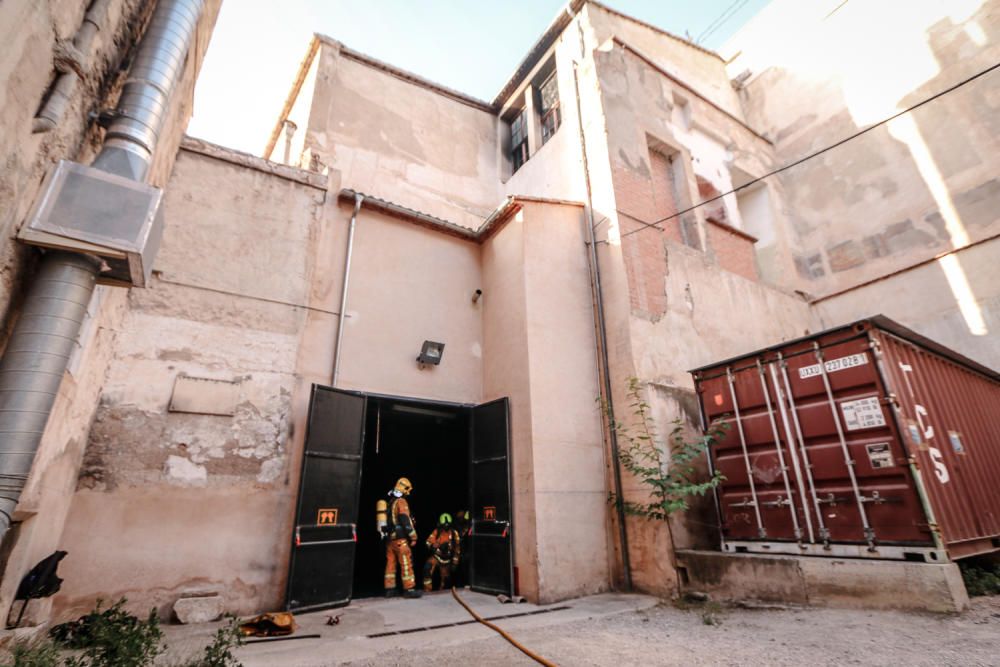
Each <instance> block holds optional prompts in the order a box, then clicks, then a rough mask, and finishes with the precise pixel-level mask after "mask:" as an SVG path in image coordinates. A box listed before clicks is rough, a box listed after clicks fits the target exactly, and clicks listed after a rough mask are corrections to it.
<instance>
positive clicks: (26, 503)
mask: <svg viewBox="0 0 1000 667" xmlns="http://www.w3.org/2000/svg"><path fill="white" fill-rule="evenodd" d="M220 2H221V0H210V1H209V2H207V3H206V9H205V12H204V14H203V16H202V20H201V23H200V25H199V29H198V33H197V39H196V42H195V46H194V48H193V50H192V57H189V58H188V61H187V66H186V69H185V71H184V73H183V75H182V79H181V81H180V84H179V85H178V87H177V88H176V92H175V95H174V97H173V99H172V101H171V107H170V110H169V114H168V118H167V123H166V125H165V127H164V130H163V132H162V134H161V137H160V144H159V147H158V150H157V152H156V154H155V156H154V161H153V165H152V168H151V172H150V176H149V180H150V182H151V183H153V184H154V185H160V186H162V185H163V184H164V183H165V182H166V181H167V178H168V176H169V174H170V171H171V169H172V166H173V161H174V157H175V155H176V149H177V145H178V142H179V141H180V137H181V134H182V133H183V130H184V127H185V126H186V125H187V120H188V118H189V117H190V114H191V99H192V96H193V91H194V81H195V78H196V76H197V69H198V66H199V65H200V63H201V62H202V56H203V55H204V53H205V50H206V49H207V48H208V42H209V39H210V37H211V34H212V28H213V26H214V24H215V18H216V16H217V15H218V10H219V5H220ZM87 4H89V3H86V2H62V3H33V2H7V3H3V5H2V7H0V38H2V40H3V43H4V44H5V48H4V49H3V52H2V54H0V79H2V80H4V81H5V82H6V83H5V86H4V89H3V90H2V91H0V119H2V120H0V123H2V124H3V125H2V131H0V164H3V165H4V168H3V169H0V211H2V213H0V230H2V231H3V235H2V236H3V239H4V241H3V243H2V244H0V264H2V268H0V274H2V278H0V281H2V286H0V308H2V311H3V313H4V325H5V331H4V336H6V330H7V327H8V326H9V324H10V323H12V322H13V321H14V319H15V318H16V317H17V312H18V303H17V299H18V298H19V295H20V292H21V290H22V289H23V286H24V285H25V284H26V282H27V281H28V280H30V277H29V276H30V271H31V266H32V264H33V261H34V258H35V256H36V251H33V250H28V249H26V248H24V247H23V246H20V245H19V244H18V243H17V242H15V241H14V240H13V236H14V233H15V231H16V229H17V226H18V225H20V224H21V223H22V222H23V219H24V217H25V215H26V214H27V211H28V209H29V208H30V206H31V204H32V203H33V201H34V198H35V196H36V194H37V190H38V187H39V185H40V182H41V178H42V176H43V174H44V172H45V171H46V170H47V169H48V168H49V167H50V166H51V165H52V164H53V163H54V162H55V161H56V160H58V159H60V158H66V159H76V160H79V161H82V162H87V161H89V160H90V159H92V158H93V156H94V154H95V152H96V151H97V150H98V148H99V145H100V132H99V130H98V129H97V127H96V126H95V125H93V124H92V123H91V121H90V119H89V118H88V116H87V114H88V112H91V111H96V110H100V109H104V108H109V107H111V106H112V105H113V102H114V99H115V97H116V96H117V94H118V91H119V89H120V85H121V83H122V80H123V72H122V71H120V69H119V67H120V64H121V63H122V60H123V58H124V56H125V53H126V51H127V50H128V49H130V48H131V47H132V46H133V45H134V44H135V40H136V37H137V36H138V34H139V29H140V27H141V25H142V24H143V21H144V20H145V18H146V17H147V16H148V10H150V9H151V6H149V5H146V4H143V3H138V2H132V1H114V0H113V1H112V2H110V3H109V4H108V14H107V17H106V19H105V22H104V24H103V25H102V29H101V31H100V32H99V34H98V36H97V37H96V39H95V41H94V44H93V52H92V53H91V54H85V56H86V62H84V63H81V65H82V69H83V71H84V72H85V74H86V76H85V78H84V80H83V81H82V82H81V83H80V84H79V85H78V86H77V88H76V93H75V95H74V96H73V98H72V99H71V101H70V104H69V107H68V109H67V112H66V115H65V116H64V119H63V122H62V123H60V124H59V125H58V126H57V127H56V128H54V129H53V130H52V131H50V132H48V133H43V134H32V133H31V121H32V118H33V117H34V115H35V113H36V112H37V110H38V109H39V107H40V105H41V104H42V102H43V99H44V97H45V96H46V94H47V89H48V86H49V84H50V83H51V82H52V81H53V79H54V77H55V76H56V74H57V73H56V71H54V69H53V67H54V65H53V62H54V58H55V53H54V48H55V45H56V44H60V45H62V44H65V43H68V42H71V41H72V38H73V36H74V34H75V32H76V30H77V29H78V27H79V25H80V21H81V20H82V17H83V13H84V11H85V9H86V6H87ZM140 5H142V6H141V7H140ZM126 298H127V291H126V290H124V289H120V288H103V287H99V288H98V290H97V292H96V293H95V297H94V299H93V300H92V301H91V306H90V311H89V312H90V314H89V317H88V320H87V321H86V322H85V324H84V326H83V331H82V332H81V337H80V341H79V345H80V346H79V348H78V351H77V355H76V357H75V358H74V359H73V360H71V363H70V368H69V372H68V373H67V374H66V375H65V377H64V380H63V383H62V386H61V387H60V393H59V397H58V398H57V400H56V403H55V406H54V407H53V412H52V416H51V418H50V420H49V424H48V426H47V428H46V432H45V435H44V437H43V439H42V442H41V444H40V447H39V451H38V454H37V456H36V458H35V461H34V464H33V467H32V470H31V473H30V476H29V479H28V482H27V485H26V487H25V490H24V494H23V495H22V498H21V502H20V503H19V505H18V509H17V511H16V513H15V517H14V518H15V527H14V529H13V530H12V531H11V532H10V533H9V539H11V540H14V543H13V548H12V551H11V553H10V556H9V557H8V558H7V560H6V562H5V563H4V565H3V568H4V569H3V583H2V586H0V610H3V612H4V613H5V614H6V612H7V609H8V608H9V606H10V602H11V599H12V598H13V595H14V592H15V590H16V588H17V585H18V582H19V581H20V579H21V577H22V576H23V574H24V573H25V572H26V571H27V570H28V569H29V568H30V567H31V566H33V565H34V564H35V563H36V562H38V561H39V560H41V559H42V558H44V557H45V556H47V555H48V554H50V553H51V552H52V551H54V550H55V549H56V548H57V547H58V545H59V544H60V537H61V534H62V530H63V525H64V522H65V519H66V516H67V513H68V512H69V506H70V501H71V498H72V490H73V488H74V487H75V485H76V478H77V474H78V471H79V466H80V461H81V458H82V456H83V450H84V447H85V445H86V441H87V431H88V429H89V428H90V424H91V421H92V419H93V415H94V410H95V408H96V406H97V401H98V397H99V395H100V391H101V386H102V384H103V381H104V376H105V370H106V367H107V364H108V361H109V359H110V358H111V356H112V354H113V347H114V344H115V339H116V334H117V330H118V327H119V324H120V322H121V319H122V317H123V315H124V312H125V302H126ZM73 557H75V554H73V555H71V556H69V557H68V558H73ZM64 562H66V561H64ZM51 602H52V601H51V599H47V600H43V601H40V602H37V603H32V604H31V606H30V607H29V611H28V614H27V615H26V618H27V619H28V622H41V621H44V620H45V619H46V618H47V617H48V614H49V608H50V606H51Z"/></svg>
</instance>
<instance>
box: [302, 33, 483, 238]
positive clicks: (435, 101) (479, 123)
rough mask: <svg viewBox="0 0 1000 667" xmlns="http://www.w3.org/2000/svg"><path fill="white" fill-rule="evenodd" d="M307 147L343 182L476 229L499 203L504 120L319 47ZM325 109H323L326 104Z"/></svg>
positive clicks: (326, 45) (332, 49) (335, 49)
mask: <svg viewBox="0 0 1000 667" xmlns="http://www.w3.org/2000/svg"><path fill="white" fill-rule="evenodd" d="M319 58H320V63H319V69H318V73H317V77H316V84H315V93H314V97H313V104H312V109H313V111H312V114H311V116H310V120H309V128H308V136H307V137H306V139H305V141H306V147H307V148H308V149H309V150H310V151H312V153H313V154H314V155H316V156H317V157H316V159H317V160H319V163H318V165H317V166H318V167H319V168H320V169H322V168H324V167H327V168H330V169H336V170H338V171H340V172H341V174H342V178H343V183H344V186H345V187H349V188H353V189H355V190H358V191H361V192H364V193H366V194H372V195H375V196H377V197H381V198H383V199H387V200H389V201H394V202H398V203H400V204H402V205H404V206H407V207H409V208H413V209H417V210H420V211H423V212H425V213H430V214H432V215H435V216H438V217H440V218H444V219H446V220H450V221H452V222H455V223H457V224H460V225H466V226H469V227H473V228H475V227H478V225H479V223H480V222H482V218H484V217H486V216H487V215H488V214H489V213H490V211H492V210H493V208H494V207H495V206H496V205H497V204H498V203H499V201H500V188H499V172H498V171H497V170H498V163H497V119H496V116H494V115H493V114H492V113H491V112H489V111H484V110H481V109H477V108H474V107H472V106H469V105H467V104H463V103H462V102H459V101H456V100H454V99H451V98H448V97H445V96H443V95H441V94H439V93H437V92H434V91H432V90H428V89H427V88H424V87H422V86H419V85H416V84H413V83H411V82H408V81H404V80H402V79H400V78H398V77H396V76H393V75H391V74H388V73H387V72H385V71H383V70H381V69H377V68H375V67H373V66H371V65H369V64H365V63H362V62H359V61H357V60H355V59H351V58H349V57H347V56H345V55H344V54H342V53H341V51H340V48H339V47H338V46H337V45H336V44H335V43H331V42H328V41H324V42H323V43H322V44H321V46H320V54H319ZM324 109H325V113H321V110H324Z"/></svg>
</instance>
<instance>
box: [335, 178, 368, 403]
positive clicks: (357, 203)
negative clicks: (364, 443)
mask: <svg viewBox="0 0 1000 667" xmlns="http://www.w3.org/2000/svg"><path fill="white" fill-rule="evenodd" d="M364 200H365V196H364V195H363V194H361V193H360V192H355V193H354V211H353V212H352V213H351V222H350V225H349V226H348V228H347V255H346V256H345V257H344V281H343V284H342V285H341V287H340V310H339V311H338V313H337V344H336V346H335V347H334V348H333V375H332V379H331V382H330V386H331V387H334V388H335V387H336V386H337V379H338V378H339V377H340V347H341V345H342V344H343V342H344V317H345V313H346V312H347V288H348V286H349V285H350V283H351V255H353V254H354V228H355V226H356V225H357V221H358V211H360V210H361V203H362V202H363V201H364Z"/></svg>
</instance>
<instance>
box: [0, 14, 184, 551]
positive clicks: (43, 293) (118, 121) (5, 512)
mask: <svg viewBox="0 0 1000 667" xmlns="http://www.w3.org/2000/svg"><path fill="white" fill-rule="evenodd" d="M203 6H204V1H203V0H160V3H159V5H157V8H156V11H155V12H154V14H153V18H152V20H151V21H150V25H149V28H148V30H147V31H146V34H145V36H144V37H143V39H142V43H141V45H140V47H139V52H138V55H137V56H136V59H135V64H134V65H133V67H132V70H131V73H130V75H129V78H128V79H127V81H126V83H125V87H124V89H123V90H122V95H121V99H120V100H119V102H118V107H117V109H116V112H115V119H114V121H113V122H112V123H111V125H110V126H109V128H108V132H107V135H106V137H105V145H104V148H103V149H102V150H101V153H100V154H99V155H98V156H97V159H96V160H95V161H94V165H93V166H94V167H96V168H97V169H100V170H103V171H106V172H109V173H112V174H117V175H119V176H124V177H126V178H130V179H132V180H135V181H145V179H146V174H147V172H148V171H149V164H150V161H151V160H152V156H153V151H154V150H155V149H156V143H157V140H158V138H159V135H160V132H161V130H162V128H163V124H164V120H165V119H166V114H167V109H168V107H169V104H170V94H171V93H172V92H173V90H174V88H175V87H176V85H177V81H178V79H179V78H180V74H181V72H182V71H183V68H184V61H185V58H186V57H187V52H188V48H189V47H190V45H191V42H192V41H193V39H194V34H195V26H196V24H197V22H198V18H199V17H200V15H201V12H202V9H203ZM99 273H100V267H99V262H98V261H97V260H96V259H93V258H90V257H88V256H86V255H82V254H77V253H71V252H62V251H56V252H49V253H47V254H46V255H45V257H44V258H43V259H42V261H41V266H40V268H39V270H38V274H37V275H36V276H35V277H34V279H33V280H32V285H31V290H30V291H29V292H28V295H27V298H26V300H25V304H24V309H23V311H22V313H21V316H20V318H19V319H18V322H17V324H16V325H15V327H14V331H13V332H12V333H11V336H10V340H9V341H8V343H7V348H6V349H5V350H4V354H3V357H2V359H0V539H2V537H3V535H5V534H6V532H7V529H8V528H9V527H10V523H11V520H12V515H13V513H14V509H15V508H16V507H17V502H18V500H19V498H20V496H21V491H22V490H23V489H24V484H25V482H26V481H27V478H28V473H29V472H30V471H31V466H32V463H33V462H34V459H35V453H36V452H37V450H38V445H39V443H40V442H41V439H42V434H43V432H44V430H45V424H46V422H48V419H49V415H50V413H51V412H52V406H53V404H54V403H55V400H56V396H57V394H58V392H59V385H60V384H61V382H62V378H63V373H64V372H65V370H66V365H67V363H68V362H69V356H70V354H71V352H72V350H73V346H74V345H75V343H76V339H77V336H78V335H79V333H80V325H81V324H82V322H83V318H84V314H85V313H86V310H87V305H88V303H89V302H90V298H91V295H92V294H93V291H94V286H95V285H96V282H97V277H98V274H99Z"/></svg>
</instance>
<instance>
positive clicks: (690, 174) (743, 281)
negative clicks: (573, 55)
mask: <svg viewBox="0 0 1000 667" xmlns="http://www.w3.org/2000/svg"><path fill="white" fill-rule="evenodd" d="M594 66H595V67H596V73H595V74H594V76H595V77H596V80H597V86H598V89H599V91H600V96H601V97H600V103H599V105H598V104H594V103H593V101H592V100H589V101H588V100H587V98H586V97H584V100H585V101H588V102H589V105H588V106H586V107H585V109H584V114H585V127H587V130H588V133H589V134H593V135H596V136H597V137H598V139H594V140H593V141H590V140H589V139H588V152H589V153H590V160H591V174H592V178H593V180H594V190H595V215H596V219H597V220H603V219H604V218H605V217H606V218H607V221H606V222H604V223H602V224H601V225H598V230H599V234H600V235H601V237H602V238H603V239H604V240H606V243H602V245H601V246H600V257H601V271H602V278H603V279H604V285H605V299H606V303H607V304H608V331H609V337H610V340H609V354H610V356H611V363H612V373H611V377H612V382H613V389H614V393H615V395H614V399H615V403H616V409H617V410H618V414H617V415H616V416H617V417H618V419H619V420H623V421H625V422H626V423H631V424H632V425H633V426H632V427H633V428H634V427H635V426H637V424H636V423H635V420H634V417H633V415H632V414H631V411H632V408H631V407H630V405H631V403H632V402H633V400H634V399H631V398H629V397H628V396H627V395H626V392H625V388H626V386H627V383H628V379H629V378H630V377H635V378H637V379H638V380H639V388H640V392H641V396H642V397H643V399H644V400H646V401H647V402H648V403H649V404H650V406H651V410H652V419H653V423H654V424H655V427H656V430H657V431H658V432H659V433H660V434H662V435H664V436H665V435H666V434H668V433H669V432H670V430H671V428H672V423H671V422H673V421H674V420H675V419H676V420H680V422H681V424H682V425H683V426H684V429H685V430H684V432H685V434H687V435H688V436H691V435H693V434H694V432H695V430H696V427H697V424H698V410H697V401H696V398H695V395H694V390H693V385H692V383H691V379H690V377H689V375H688V373H687V370H688V369H690V368H693V367H696V366H697V365H698V364H699V363H707V362H708V361H709V360H715V359H720V358H725V357H726V356H731V355H733V354H736V353H737V352H742V351H747V350H752V349H754V348H755V347H759V346H763V345H766V344H769V343H773V342H774V341H777V340H782V339H787V338H791V337H794V336H798V335H801V334H802V333H804V332H805V331H806V330H807V329H808V328H809V326H810V313H809V307H808V304H807V303H806V302H805V301H804V300H803V299H801V298H799V297H797V296H795V295H789V294H786V293H784V292H782V291H779V290H776V289H774V288H772V287H769V286H767V285H765V284H762V283H760V282H758V281H757V280H754V279H753V278H754V277H755V276H754V271H753V268H754V267H753V266H752V264H748V262H747V259H748V258H747V257H743V256H742V250H743V249H744V248H743V247H742V245H740V247H735V248H734V247H731V246H732V243H731V239H730V238H729V237H730V236H733V233H732V232H728V231H725V230H723V229H721V228H720V229H719V230H718V231H719V232H721V234H720V233H713V234H708V233H707V230H706V224H707V223H706V221H705V211H704V209H697V210H696V211H694V212H692V213H691V214H686V215H685V216H682V217H681V218H680V219H674V220H671V221H669V222H668V223H667V224H665V225H664V227H665V231H659V230H655V229H644V227H643V224H642V223H652V222H654V221H656V220H659V219H660V218H662V217H665V216H666V215H670V214H672V213H673V212H676V211H677V210H679V209H682V208H685V207H687V206H689V205H690V204H691V203H694V202H698V201H700V199H699V198H698V197H699V194H698V186H697V180H696V179H697V177H698V176H702V177H703V178H710V179H711V180H715V181H716V182H717V183H718V185H716V187H717V188H718V189H720V190H722V189H724V187H725V186H726V185H727V182H728V179H730V175H729V169H730V167H731V166H732V165H734V164H735V165H740V167H739V168H741V169H743V170H745V171H748V172H754V171H761V170H763V169H766V167H767V165H768V164H769V160H770V158H771V156H770V147H769V145H768V144H767V142H766V141H764V140H762V139H761V138H760V137H758V136H756V135H754V133H753V132H752V131H750V130H749V129H747V128H746V127H745V126H743V125H741V124H740V123H739V122H738V121H736V120H734V119H732V118H730V117H729V116H726V115H725V114H723V113H722V112H721V111H719V110H718V109H717V108H715V107H713V106H712V105H709V104H707V103H705V102H703V101H701V100H699V99H698V98H696V97H693V96H691V95H690V94H686V93H685V91H683V90H682V89H680V88H679V87H678V86H677V84H675V83H674V82H672V81H670V80H669V79H668V78H667V77H665V76H663V74H662V73H660V72H658V71H657V70H656V69H655V68H654V67H652V66H651V65H650V64H649V63H647V62H645V61H644V60H642V59H641V58H638V57H636V56H635V55H634V54H633V53H631V52H628V51H627V50H626V49H624V48H622V47H621V46H620V45H618V44H617V43H615V42H606V43H605V44H603V45H602V46H601V48H600V49H599V50H597V51H595V52H594ZM581 72H582V73H583V72H586V74H587V75H588V76H590V72H589V71H587V70H584V69H581ZM588 85H593V84H592V83H589V82H588ZM682 95H683V97H684V99H685V100H686V102H685V105H684V106H686V108H685V109H684V110H683V111H684V113H682V114H678V113H675V111H676V110H677V107H678V106H679V100H680V99H681V98H680V96H682ZM588 115H593V116H594V117H595V119H596V120H594V121H593V122H591V123H588V122H587V121H586V119H587V117H588ZM602 123H603V125H604V127H601V125H602ZM602 135H604V136H602ZM605 136H606V139H605V142H606V146H601V141H600V140H599V139H604V137H605ZM727 146H729V147H731V148H729V149H727V150H722V149H721V148H720V147H727ZM654 152H658V153H659V156H657V157H655V160H660V161H662V159H663V158H664V157H668V158H669V160H670V161H671V164H672V171H673V173H672V175H671V176H670V177H669V178H668V177H665V176H662V175H657V173H656V165H655V164H653V160H654V158H653V157H652V156H651V155H652V153H654ZM727 152H728V153H729V154H728V155H727ZM670 181H673V183H672V184H673V190H672V193H670V194H671V195H672V196H664V193H662V192H659V191H658V190H659V189H662V188H663V187H664V185H665V184H666V185H670ZM720 186H722V187H720ZM733 204H735V202H726V205H727V208H729V209H730V210H733V211H734V212H737V211H736V208H735V206H733ZM729 221H730V223H735V224H739V219H738V215H737V216H733V217H732V218H730V219H729ZM633 232H634V233H633ZM739 241H740V242H741V244H742V243H743V242H746V243H749V241H747V240H746V239H743V238H742V237H739ZM713 242H714V244H715V246H718V247H714V246H713ZM703 248H704V250H703ZM732 269H736V272H733V270H732ZM624 445H625V443H624V442H623V443H621V446H624ZM623 482H624V484H623V489H624V495H625V497H626V499H629V500H633V501H639V502H641V501H644V499H645V498H646V496H647V489H646V488H645V487H644V486H643V484H642V482H641V481H640V480H638V479H635V478H632V477H630V476H628V475H626V476H625V479H624V480H623ZM713 523H714V518H713V516H712V510H711V506H710V503H709V502H707V501H706V502H697V503H695V507H694V509H693V510H692V511H691V512H689V513H687V514H685V516H684V517H683V519H682V520H678V521H674V522H672V523H671V525H670V526H668V525H666V524H663V523H655V522H650V521H646V520H643V519H639V518H631V517H630V518H629V519H628V521H627V526H628V531H629V546H630V559H631V564H632V568H633V580H634V582H635V584H636V585H637V586H638V587H639V588H640V589H643V590H648V591H653V592H657V593H661V594H666V595H670V594H673V593H675V591H676V573H675V571H674V568H673V564H672V553H673V548H674V544H679V545H681V546H683V545H688V544H705V543H707V542H709V541H711V539H712V536H711V533H712V532H713V531H712V529H711V525H712V524H713ZM671 533H673V534H671Z"/></svg>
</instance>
